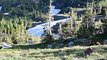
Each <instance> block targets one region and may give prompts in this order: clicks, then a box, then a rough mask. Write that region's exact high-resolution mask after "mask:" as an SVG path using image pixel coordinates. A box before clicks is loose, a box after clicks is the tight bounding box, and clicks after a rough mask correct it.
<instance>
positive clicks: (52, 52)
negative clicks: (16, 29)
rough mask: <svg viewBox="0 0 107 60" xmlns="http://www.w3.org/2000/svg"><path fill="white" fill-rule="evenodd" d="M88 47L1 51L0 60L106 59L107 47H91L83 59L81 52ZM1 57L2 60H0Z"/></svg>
mask: <svg viewBox="0 0 107 60" xmlns="http://www.w3.org/2000/svg"><path fill="white" fill-rule="evenodd" d="M88 47H89V46H84V47H83V46H74V47H71V48H68V47H64V48H60V49H39V48H38V49H35V48H31V49H1V50H0V60H9V59H10V60H19V59H20V60H35V59H36V60H50V59H51V60H62V59H65V60H73V59H75V58H79V59H83V60H86V59H87V60H95V59H100V58H104V59H107V45H100V46H91V47H92V48H93V50H94V52H93V53H92V54H91V55H90V56H88V57H84V56H83V52H84V51H85V50H86V49H87V48H88ZM1 57H2V58H1Z"/></svg>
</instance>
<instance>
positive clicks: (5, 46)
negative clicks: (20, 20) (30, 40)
mask: <svg viewBox="0 0 107 60" xmlns="http://www.w3.org/2000/svg"><path fill="white" fill-rule="evenodd" d="M11 47H12V46H11V45H9V44H7V43H5V42H3V43H2V48H11Z"/></svg>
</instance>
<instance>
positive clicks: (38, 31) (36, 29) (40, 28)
mask: <svg viewBox="0 0 107 60" xmlns="http://www.w3.org/2000/svg"><path fill="white" fill-rule="evenodd" d="M67 20H68V19H63V20H58V21H53V22H51V23H50V25H51V27H52V26H54V25H56V24H57V23H59V22H65V21H67ZM47 24H48V23H43V24H40V25H37V26H35V27H34V28H30V29H28V30H27V32H28V34H29V35H32V36H42V34H44V29H43V28H44V26H45V25H47Z"/></svg>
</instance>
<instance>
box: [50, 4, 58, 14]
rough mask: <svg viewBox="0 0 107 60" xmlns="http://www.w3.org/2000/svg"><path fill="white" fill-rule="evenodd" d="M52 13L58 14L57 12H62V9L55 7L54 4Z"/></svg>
mask: <svg viewBox="0 0 107 60" xmlns="http://www.w3.org/2000/svg"><path fill="white" fill-rule="evenodd" d="M51 12H52V15H56V14H57V13H59V12H60V9H55V6H52V11H51Z"/></svg>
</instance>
